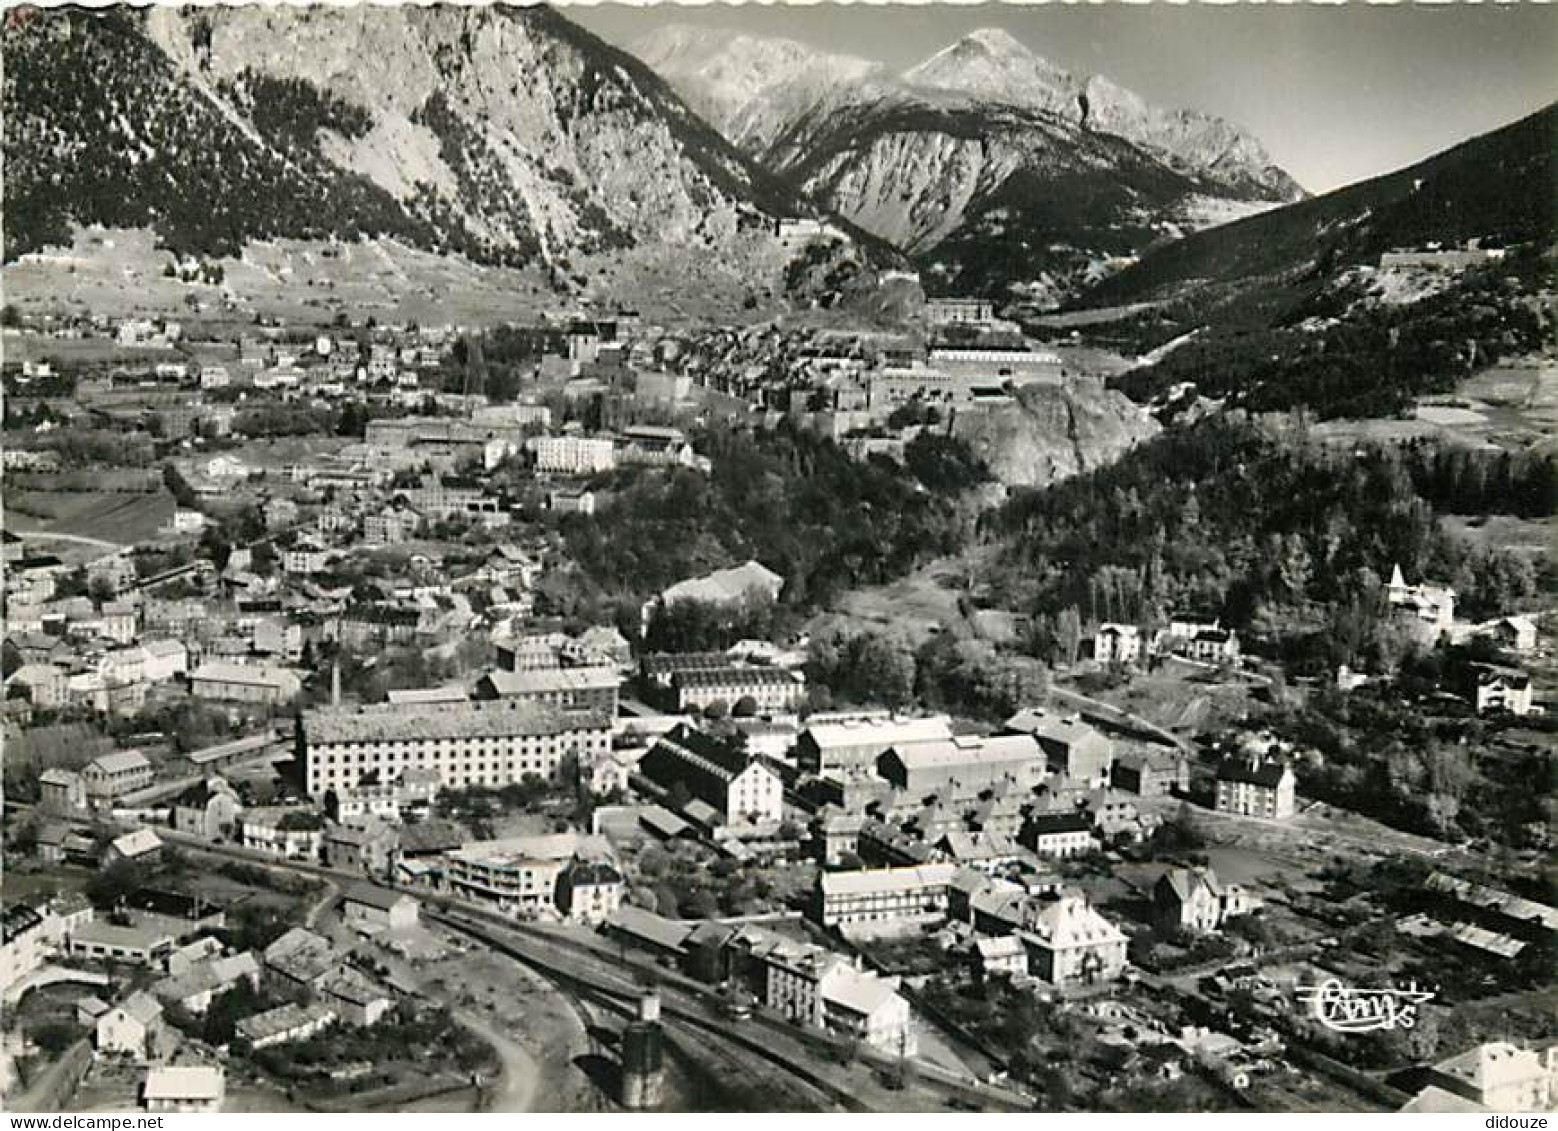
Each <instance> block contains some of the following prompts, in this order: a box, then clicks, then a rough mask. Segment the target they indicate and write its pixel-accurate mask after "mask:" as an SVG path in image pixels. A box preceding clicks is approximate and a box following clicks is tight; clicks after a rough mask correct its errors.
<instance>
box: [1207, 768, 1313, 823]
mask: <svg viewBox="0 0 1558 1131" xmlns="http://www.w3.org/2000/svg"><path fill="white" fill-rule="evenodd" d="M1295 785H1296V782H1295V778H1294V776H1293V767H1292V766H1290V765H1288V764H1287V763H1286V762H1283V761H1279V760H1277V759H1275V758H1270V757H1262V756H1261V755H1260V754H1251V755H1237V756H1235V757H1231V758H1225V759H1223V761H1222V763H1221V764H1220V765H1219V766H1218V767H1217V806H1216V807H1217V811H1218V812H1219V813H1237V814H1239V815H1240V816H1244V817H1265V818H1268V819H1271V820H1279V821H1280V820H1286V819H1287V818H1289V817H1291V816H1292V815H1293V814H1294V812H1296V810H1297V802H1298V798H1297V795H1296V792H1295Z"/></svg>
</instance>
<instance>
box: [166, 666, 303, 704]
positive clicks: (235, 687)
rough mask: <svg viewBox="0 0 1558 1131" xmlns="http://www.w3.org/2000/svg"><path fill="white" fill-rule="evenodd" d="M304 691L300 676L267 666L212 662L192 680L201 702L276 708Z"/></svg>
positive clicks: (201, 668)
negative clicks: (217, 700)
mask: <svg viewBox="0 0 1558 1131" xmlns="http://www.w3.org/2000/svg"><path fill="white" fill-rule="evenodd" d="M302 690H303V681H302V680H300V679H299V678H298V676H297V673H296V672H293V671H290V670H288V669H287V668H274V667H269V666H267V665H264V664H232V663H225V662H223V661H221V660H208V661H206V662H205V663H203V664H201V665H200V666H199V667H198V668H196V669H195V671H194V673H193V674H192V675H191V676H190V677H189V691H190V694H191V695H194V696H196V697H198V698H201V699H226V700H230V701H233V702H238V703H265V704H269V705H272V706H276V705H279V704H282V703H288V702H291V701H292V700H293V699H295V698H297V696H298V694H299V692H301V691H302Z"/></svg>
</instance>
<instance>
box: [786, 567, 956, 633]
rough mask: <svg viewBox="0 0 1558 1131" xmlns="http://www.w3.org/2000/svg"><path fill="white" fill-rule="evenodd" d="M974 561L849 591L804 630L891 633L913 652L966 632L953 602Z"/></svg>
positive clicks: (928, 568)
mask: <svg viewBox="0 0 1558 1131" xmlns="http://www.w3.org/2000/svg"><path fill="white" fill-rule="evenodd" d="M979 555H980V551H979V550H970V551H968V552H966V553H964V554H961V555H959V556H957V557H951V558H938V559H937V560H935V561H933V562H930V563H928V564H926V565H924V566H921V567H920V568H919V569H917V570H915V571H914V572H913V573H911V574H908V575H907V576H905V577H902V578H899V579H898V580H897V581H894V582H892V583H890V584H887V585H873V586H867V587H862V588H859V589H852V590H850V591H849V592H848V593H846V594H845V595H844V596H842V597H840V598H839V599H838V600H837V601H835V602H834V603H833V606H832V607H831V608H830V609H828V610H827V611H826V612H824V613H819V614H818V615H817V616H816V617H814V618H813V621H812V624H811V625H810V626H809V627H810V628H811V629H812V630H815V629H816V627H817V625H819V624H821V623H825V622H843V623H844V624H845V626H846V627H847V628H849V629H850V630H852V631H856V632H861V631H865V630H868V629H874V630H878V631H880V630H883V629H891V630H893V631H894V632H897V633H899V634H901V635H902V636H904V637H905V638H907V639H908V640H909V642H910V643H911V644H914V645H915V646H918V645H919V644H920V643H922V642H923V641H924V640H926V639H927V638H928V637H930V636H934V635H935V634H937V633H939V632H947V631H959V630H968V629H969V628H970V627H971V626H969V625H968V622H967V621H966V620H965V618H964V617H963V614H962V613H961V612H960V611H959V610H958V597H959V595H960V590H961V588H962V586H963V583H964V579H965V578H967V577H969V576H971V575H972V576H977V574H978V563H979Z"/></svg>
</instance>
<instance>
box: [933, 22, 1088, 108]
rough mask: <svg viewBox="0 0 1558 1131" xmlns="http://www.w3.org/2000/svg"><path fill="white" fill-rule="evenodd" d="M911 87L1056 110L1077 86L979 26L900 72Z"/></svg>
mask: <svg viewBox="0 0 1558 1131" xmlns="http://www.w3.org/2000/svg"><path fill="white" fill-rule="evenodd" d="M903 79H904V81H905V82H907V83H909V84H910V85H911V86H916V87H926V88H931V89H934V90H943V91H957V92H961V93H964V94H969V95H973V96H975V97H978V98H983V99H988V100H990V101H993V102H1003V103H1009V104H1011V105H1014V106H1024V107H1031V108H1034V109H1039V110H1044V111H1049V112H1059V111H1061V110H1063V109H1066V108H1068V107H1069V106H1071V105H1072V104H1073V103H1074V101H1075V98H1076V94H1077V91H1078V84H1077V82H1076V80H1075V79H1073V78H1072V77H1071V76H1070V75H1069V74H1067V73H1066V72H1065V71H1064V70H1062V69H1061V68H1059V67H1057V66H1055V65H1054V64H1053V63H1051V62H1049V61H1048V60H1047V59H1044V58H1042V57H1040V56H1039V55H1037V54H1035V53H1034V52H1033V51H1031V50H1029V48H1028V47H1027V46H1026V45H1025V44H1023V43H1022V42H1021V41H1020V40H1019V39H1017V37H1016V36H1014V35H1012V34H1011V33H1010V32H1008V31H1006V30H1004V29H1002V28H980V29H978V30H977V31H972V32H970V33H969V34H968V35H965V36H964V37H963V38H962V39H960V40H958V41H957V42H956V43H954V44H952V45H951V46H949V47H945V48H943V49H942V50H940V51H938V52H936V54H934V55H932V56H931V57H930V58H928V59H926V60H925V61H924V62H922V63H920V64H918V65H917V66H914V67H911V68H910V69H909V70H908V71H906V72H904V75H903Z"/></svg>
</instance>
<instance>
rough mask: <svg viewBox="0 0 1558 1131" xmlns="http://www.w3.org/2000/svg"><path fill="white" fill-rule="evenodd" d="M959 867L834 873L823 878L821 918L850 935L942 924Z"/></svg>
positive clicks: (820, 883)
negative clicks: (950, 890)
mask: <svg viewBox="0 0 1558 1131" xmlns="http://www.w3.org/2000/svg"><path fill="white" fill-rule="evenodd" d="M957 871H958V869H957V865H955V864H921V865H918V866H915V867H909V868H875V869H870V870H868V871H863V872H828V873H825V874H823V875H822V876H820V877H819V878H818V880H817V894H816V907H815V910H816V914H817V917H818V918H819V919H820V920H821V921H822V925H823V926H825V927H837V928H839V929H840V930H841V931H843V932H844V933H845V934H879V933H891V932H894V931H900V930H904V929H906V928H912V927H921V926H925V925H927V924H934V923H939V922H941V921H942V920H943V919H945V918H946V917H947V901H948V893H949V889H950V888H951V886H952V880H953V877H954V876H956V874H957Z"/></svg>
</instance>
